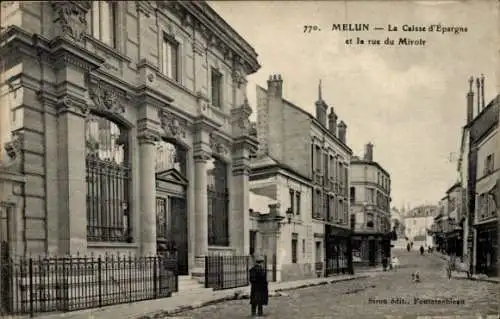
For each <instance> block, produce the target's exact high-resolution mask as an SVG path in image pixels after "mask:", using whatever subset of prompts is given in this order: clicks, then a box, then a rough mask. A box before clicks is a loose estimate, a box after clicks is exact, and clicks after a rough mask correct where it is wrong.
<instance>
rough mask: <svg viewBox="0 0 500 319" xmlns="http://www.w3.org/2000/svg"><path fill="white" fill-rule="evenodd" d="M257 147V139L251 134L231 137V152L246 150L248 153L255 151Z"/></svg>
mask: <svg viewBox="0 0 500 319" xmlns="http://www.w3.org/2000/svg"><path fill="white" fill-rule="evenodd" d="M258 148H259V141H257V139H256V138H255V137H253V136H250V135H246V136H240V137H236V138H234V139H233V152H238V151H240V150H247V151H249V152H250V153H253V152H256V151H257V149H258Z"/></svg>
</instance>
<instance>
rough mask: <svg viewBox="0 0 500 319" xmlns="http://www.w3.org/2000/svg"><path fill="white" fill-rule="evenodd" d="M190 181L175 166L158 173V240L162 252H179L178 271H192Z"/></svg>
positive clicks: (168, 253) (161, 254)
mask: <svg viewBox="0 0 500 319" xmlns="http://www.w3.org/2000/svg"><path fill="white" fill-rule="evenodd" d="M186 186H187V181H186V180H184V178H183V177H182V176H181V175H180V174H178V173H177V171H176V170H175V169H171V170H168V171H165V172H161V173H157V174H156V244H157V250H158V255H160V256H172V255H173V254H175V255H176V256H177V271H178V275H181V276H184V275H188V274H189V259H188V225H187V201H186Z"/></svg>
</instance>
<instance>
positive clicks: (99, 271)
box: [97, 256, 102, 307]
mask: <svg viewBox="0 0 500 319" xmlns="http://www.w3.org/2000/svg"><path fill="white" fill-rule="evenodd" d="M97 282H98V285H99V307H102V258H101V256H99V258H98V259H97Z"/></svg>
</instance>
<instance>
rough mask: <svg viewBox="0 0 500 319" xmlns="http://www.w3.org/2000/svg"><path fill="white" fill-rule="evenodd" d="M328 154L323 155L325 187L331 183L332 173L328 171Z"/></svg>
mask: <svg viewBox="0 0 500 319" xmlns="http://www.w3.org/2000/svg"><path fill="white" fill-rule="evenodd" d="M328 164H329V163H328V154H326V153H324V154H323V176H324V177H323V185H324V186H325V187H326V186H328V184H329V182H330V172H329V170H328Z"/></svg>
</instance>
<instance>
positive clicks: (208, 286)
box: [203, 256, 210, 288]
mask: <svg viewBox="0 0 500 319" xmlns="http://www.w3.org/2000/svg"><path fill="white" fill-rule="evenodd" d="M204 258H205V263H204V265H203V266H204V267H205V288H210V284H209V283H208V278H209V276H208V256H205V257H204Z"/></svg>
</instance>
